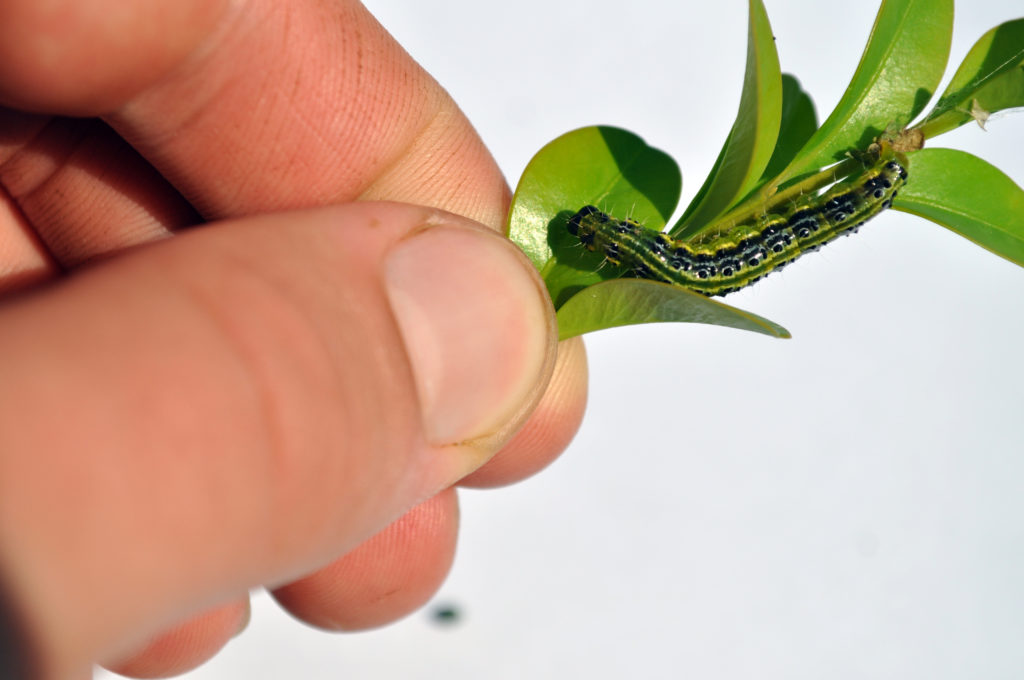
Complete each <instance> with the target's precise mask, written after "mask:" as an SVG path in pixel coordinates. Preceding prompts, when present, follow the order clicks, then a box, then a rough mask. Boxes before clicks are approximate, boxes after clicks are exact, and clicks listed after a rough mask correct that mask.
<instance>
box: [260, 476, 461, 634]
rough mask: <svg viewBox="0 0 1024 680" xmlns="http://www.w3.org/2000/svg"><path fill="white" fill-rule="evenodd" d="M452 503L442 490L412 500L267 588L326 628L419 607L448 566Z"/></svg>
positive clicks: (454, 520) (366, 623)
mask: <svg viewBox="0 0 1024 680" xmlns="http://www.w3.org/2000/svg"><path fill="white" fill-rule="evenodd" d="M457 533H458V503H457V501H456V498H455V491H454V490H453V489H448V490H446V491H443V492H441V493H440V494H438V495H436V496H434V497H433V498H431V499H430V500H428V501H426V502H424V503H421V504H419V505H417V506H416V507H415V508H413V509H412V510H410V511H409V512H407V513H406V514H405V515H403V516H402V517H401V518H400V519H398V520H396V521H395V522H392V523H391V524H389V525H388V526H387V528H385V529H384V530H383V531H381V532H379V533H377V534H376V535H374V536H373V537H372V538H370V539H369V540H367V541H364V542H363V543H361V544H360V545H359V547H358V548H356V549H355V550H353V551H352V552H350V553H348V554H346V555H345V556H344V557H342V558H341V559H339V560H337V561H335V562H332V563H331V564H329V565H328V566H326V567H324V568H323V569H320V570H319V571H317V572H315V573H313V574H311V575H309V576H306V577H304V578H302V579H301V580H299V581H295V582H293V583H290V584H288V585H286V586H284V587H281V588H277V589H276V590H274V591H273V595H274V598H275V599H276V600H277V601H278V602H279V603H280V604H281V605H282V606H283V607H284V608H285V609H287V610H288V611H289V612H291V613H292V614H293V615H294V616H296V617H297V618H300V619H302V620H303V621H306V622H307V623H309V624H311V625H314V626H318V627H320V628H324V629H327V630H361V629H366V628H373V627H375V626H381V625H383V624H385V623H389V622H391V621H394V620H395V619H398V618H401V617H403V616H405V615H406V614H409V613H411V612H413V611H415V610H416V609H418V608H419V607H421V606H423V604H424V603H426V602H427V600H429V599H430V597H431V596H432V595H433V594H434V592H435V591H436V590H437V588H438V587H440V585H441V583H442V582H443V581H444V577H445V576H446V575H447V574H448V570H449V569H450V568H451V564H452V559H453V558H454V555H455V539H456V535H457Z"/></svg>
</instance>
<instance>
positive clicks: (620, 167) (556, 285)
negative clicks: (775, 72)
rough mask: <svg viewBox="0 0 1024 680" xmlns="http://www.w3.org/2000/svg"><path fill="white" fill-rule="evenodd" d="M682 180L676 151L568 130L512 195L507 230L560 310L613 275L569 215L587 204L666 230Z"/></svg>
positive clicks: (615, 134)
mask: <svg viewBox="0 0 1024 680" xmlns="http://www.w3.org/2000/svg"><path fill="white" fill-rule="evenodd" d="M681 188H682V177H681V175H680V174H679V166H677V165H676V162H675V161H674V160H672V158H671V157H670V156H668V155H667V154H665V153H664V152H662V151H659V150H658V149H655V148H653V147H650V146H647V144H646V143H644V141H643V140H642V139H640V137H637V136H636V135H634V134H633V133H631V132H627V131H626V130H622V129H619V128H614V127H604V126H594V127H585V128H580V129H578V130H573V131H572V132H568V133H566V134H564V135H562V136H561V137H558V138H557V139H555V140H554V141H552V142H550V143H548V144H547V145H546V146H545V147H544V148H542V149H541V150H540V151H538V152H537V155H535V156H534V157H533V159H531V160H530V163H529V164H528V165H527V166H526V170H524V171H523V176H522V177H521V178H520V180H519V186H517V187H516V192H515V195H514V196H513V197H512V207H511V210H510V211H509V225H508V235H509V238H511V239H512V240H513V241H515V242H516V244H518V245H519V247H520V248H522V249H523V251H524V252H525V253H526V254H527V256H528V257H529V258H530V259H531V260H532V261H533V264H534V266H536V267H537V269H539V270H540V272H541V275H542V276H543V277H544V280H545V281H546V282H547V284H548V291H549V292H550V293H551V299H552V300H553V301H554V302H555V307H556V309H557V308H558V307H559V306H560V305H561V304H562V303H563V302H565V300H567V299H568V298H569V297H570V296H571V295H573V294H575V293H576V292H577V291H578V290H580V289H581V288H582V287H584V286H586V285H589V284H591V283H596V282H597V281H601V280H602V279H604V278H607V276H608V275H609V273H610V272H611V268H605V270H603V271H602V273H600V274H598V273H596V271H595V270H597V269H598V268H600V266H601V260H602V258H601V257H600V256H596V255H594V254H593V253H590V252H588V251H587V250H585V249H584V248H582V247H581V246H580V244H579V241H577V240H576V239H574V238H573V237H572V236H571V235H570V234H569V232H568V231H567V230H566V227H565V223H566V220H567V219H568V218H569V217H571V216H572V215H573V214H574V213H575V212H576V211H577V210H579V209H580V208H582V207H583V206H585V205H595V206H597V207H599V208H600V209H601V210H605V211H607V212H609V213H612V214H615V215H620V216H630V217H632V218H634V219H636V220H638V221H640V222H641V223H643V224H644V225H646V226H648V227H650V228H652V229H661V228H663V227H664V226H665V220H667V219H668V217H669V215H671V214H672V212H673V211H674V210H675V208H676V204H677V203H678V201H679V192H680V189H681Z"/></svg>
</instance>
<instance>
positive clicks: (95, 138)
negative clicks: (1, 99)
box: [0, 109, 199, 269]
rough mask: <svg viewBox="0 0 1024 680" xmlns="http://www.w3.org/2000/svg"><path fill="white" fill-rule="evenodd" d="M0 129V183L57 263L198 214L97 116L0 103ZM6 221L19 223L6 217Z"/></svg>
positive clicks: (68, 264)
mask: <svg viewBox="0 0 1024 680" xmlns="http://www.w3.org/2000/svg"><path fill="white" fill-rule="evenodd" d="M0 129H2V130H4V132H5V134H6V137H7V139H8V143H7V144H5V145H4V146H3V147H0V188H2V189H3V190H4V191H6V193H7V195H8V196H9V197H10V199H11V201H12V203H13V204H14V206H16V208H17V211H18V213H19V215H20V216H21V217H22V218H23V222H24V223H27V224H28V225H31V229H32V231H33V232H34V238H33V239H32V240H33V241H34V242H35V243H37V244H38V246H39V248H40V250H41V251H45V255H44V256H45V257H46V258H48V259H50V260H52V261H53V262H54V263H55V264H57V265H58V266H59V267H60V268H63V269H70V268H72V267H75V266H77V265H79V264H82V263H83V262H86V261H88V260H90V259H93V258H96V257H101V256H106V255H110V254H112V253H114V252H117V251H119V250H122V249H124V248H128V247H131V246H134V245H138V244H141V243H146V242H149V241H153V240H156V239H159V238H165V237H167V236H169V235H170V233H171V232H172V231H173V230H176V229H179V228H181V227H184V226H186V225H190V224H195V223H196V222H197V221H199V216H198V215H197V214H196V213H195V211H194V210H193V209H192V208H191V206H189V205H188V203H187V202H186V201H185V200H184V199H183V198H182V197H181V195H180V194H178V193H177V192H176V191H174V189H173V188H172V187H171V186H170V185H169V184H168V183H167V182H166V181H165V180H164V179H163V178H162V177H160V176H159V175H158V174H157V173H156V171H155V170H153V168H152V167H151V166H150V165H149V164H148V163H147V162H146V161H145V160H144V159H143V158H142V157H141V156H139V154H138V153H137V152H136V151H135V150H134V149H132V148H131V147H130V146H128V144H127V143H126V142H125V141H124V140H123V139H121V137H119V136H118V135H117V134H116V133H115V132H114V131H113V130H112V129H110V127H109V126H107V125H105V124H104V123H102V122H100V121H99V120H96V119H71V118H59V117H58V118H55V117H48V116H34V115H30V114H24V113H18V112H14V111H9V110H6V111H5V110H2V109H0ZM6 228H7V229H10V230H11V231H12V232H16V231H18V230H20V229H21V228H22V227H21V224H18V223H14V222H13V221H12V222H9V223H8V226H7V227H6ZM32 256H33V257H34V256H35V254H33V255H32ZM22 257H26V255H23V256H22ZM8 261H10V260H8Z"/></svg>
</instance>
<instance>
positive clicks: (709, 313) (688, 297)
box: [558, 279, 790, 340]
mask: <svg viewBox="0 0 1024 680" xmlns="http://www.w3.org/2000/svg"><path fill="white" fill-rule="evenodd" d="M664 321H677V322H691V323H706V324H712V325H715V326H728V327H730V328H738V329H741V330H747V331H753V332H755V333H763V334H765V335H771V336H774V337H777V338H788V337H790V335H789V331H787V330H786V329H785V328H783V327H782V326H779V325H778V324H776V323H773V322H771V321H769V320H767V319H763V318H761V317H759V316H757V315H755V314H751V313H750V312H745V311H743V310H741V309H736V308H735V307H730V306H729V305H725V304H722V303H721V302H716V301H714V300H712V299H710V298H707V297H704V296H703V295H701V294H699V293H693V292H691V291H688V290H683V289H681V288H677V287H675V286H670V285H668V284H665V283H658V282H656V281H646V280H643V279H614V280H612V281H605V282H603V283H599V284H597V285H594V286H590V287H589V288H587V289H586V290H584V291H582V292H580V293H578V294H576V295H574V296H573V297H572V298H570V299H569V301H568V302H566V303H565V304H564V305H563V306H562V308H561V309H560V310H558V333H559V339H562V340H564V339H565V338H571V337H573V336H576V335H582V334H583V333H589V332H591V331H596V330H601V329H603V328H613V327H615V326H629V325H633V324H641V323H657V322H664Z"/></svg>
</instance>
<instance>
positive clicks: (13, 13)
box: [0, 0, 237, 116]
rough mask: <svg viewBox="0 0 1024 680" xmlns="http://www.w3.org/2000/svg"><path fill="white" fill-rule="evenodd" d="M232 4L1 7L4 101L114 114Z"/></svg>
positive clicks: (26, 2)
mask: <svg viewBox="0 0 1024 680" xmlns="http://www.w3.org/2000/svg"><path fill="white" fill-rule="evenodd" d="M230 4H232V3H229V2H228V1H227V0H219V1H218V0H214V1H211V0H195V1H194V2H172V3H168V2H161V1H160V0H141V1H139V2H132V3H119V2H113V1H109V2H74V1H67V2H45V3H41V2H33V1H31V0H22V1H18V0H12V1H10V2H3V3H0V63H2V64H4V68H3V69H2V70H0V102H3V103H4V104H6V105H7V106H11V107H14V108H20V109H25V110H30V111H45V112H48V113H59V114H66V115H72V116H95V115H98V114H100V113H103V112H106V111H109V110H111V109H113V108H114V107H115V106H117V105H118V104H119V103H120V102H123V101H124V100H125V99H127V98H128V97H130V96H131V95H132V94H133V93H135V92H137V91H139V90H140V89H142V88H143V87H145V86H146V85H148V84H149V83H152V82H153V81H154V80H157V79H159V78H160V77H161V76H162V75H163V74H165V73H166V72H167V71H169V70H171V69H173V68H174V67H175V66H177V64H178V63H179V62H180V61H181V60H182V59H184V58H185V56H186V55H188V54H189V53H190V52H192V51H194V50H195V49H196V48H197V46H198V45H199V44H200V43H201V42H202V41H203V40H204V39H205V38H206V37H207V36H208V35H209V34H210V32H211V31H212V30H213V28H214V26H216V24H217V23H218V22H219V21H220V20H222V17H223V16H224V14H225V7H227V6H229V5H230ZM235 4H237V3H235ZM140 45H143V46H145V47H146V49H141V50H140V49H139V46H140Z"/></svg>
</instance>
